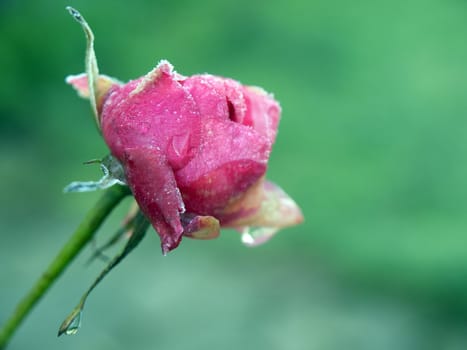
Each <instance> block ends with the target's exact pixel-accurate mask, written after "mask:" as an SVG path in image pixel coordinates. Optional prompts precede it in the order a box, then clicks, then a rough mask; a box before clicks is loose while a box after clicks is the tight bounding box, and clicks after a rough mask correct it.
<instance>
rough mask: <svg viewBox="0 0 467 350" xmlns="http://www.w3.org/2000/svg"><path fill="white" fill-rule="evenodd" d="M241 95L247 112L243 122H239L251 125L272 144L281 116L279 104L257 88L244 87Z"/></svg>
mask: <svg viewBox="0 0 467 350" xmlns="http://www.w3.org/2000/svg"><path fill="white" fill-rule="evenodd" d="M243 93H244V96H245V100H246V104H247V112H246V115H245V117H244V120H242V121H240V122H241V123H243V124H249V125H251V126H252V127H253V128H254V129H255V130H256V131H258V132H259V133H261V134H262V135H264V136H266V137H267V138H268V139H269V140H270V142H271V143H274V141H275V139H276V135H277V128H278V126H279V119H280V114H281V108H280V106H279V103H278V102H277V101H276V100H275V99H274V97H273V96H272V95H271V94H268V93H267V92H266V91H264V90H263V89H261V88H259V87H252V86H245V87H244V88H243Z"/></svg>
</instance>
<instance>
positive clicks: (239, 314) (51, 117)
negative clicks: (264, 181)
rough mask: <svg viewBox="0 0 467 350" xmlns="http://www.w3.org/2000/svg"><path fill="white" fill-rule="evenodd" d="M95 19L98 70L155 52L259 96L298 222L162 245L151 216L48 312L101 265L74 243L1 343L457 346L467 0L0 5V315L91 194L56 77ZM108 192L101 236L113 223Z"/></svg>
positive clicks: (146, 65) (125, 71) (84, 143)
mask: <svg viewBox="0 0 467 350" xmlns="http://www.w3.org/2000/svg"><path fill="white" fill-rule="evenodd" d="M66 5H72V6H74V7H76V8H78V9H79V10H80V11H81V12H82V13H83V15H85V17H86V18H87V20H88V22H89V23H90V24H91V26H92V27H93V30H94V32H95V35H96V51H97V56H98V59H99V64H100V69H101V72H103V73H105V74H108V75H111V76H115V77H118V78H119V79H121V80H128V79H132V78H136V77H138V76H141V75H143V74H144V73H146V72H147V71H149V70H150V69H151V68H152V67H153V66H154V65H155V64H156V63H157V62H158V60H159V59H161V58H166V59H168V60H169V61H170V62H172V63H173V64H174V65H175V68H176V69H177V70H178V71H179V72H180V73H182V74H186V75H190V74H194V73H201V72H209V73H212V74H217V75H223V76H229V77H232V78H235V79H238V80H240V81H242V82H243V83H245V84H253V85H259V86H263V87H265V88H266V89H267V90H269V91H271V92H274V94H275V96H276V98H277V99H278V100H279V101H280V102H281V104H282V107H283V119H282V122H281V127H280V133H279V137H278V140H277V143H276V145H275V148H274V152H273V154H272V157H271V162H270V169H269V178H270V179H272V180H273V181H275V182H277V183H279V184H280V185H281V186H282V187H283V188H284V189H285V190H286V191H287V192H288V193H289V194H290V195H291V196H292V197H293V198H294V199H296V201H297V202H298V203H299V204H300V205H301V207H302V209H303V211H304V214H305V217H306V222H305V223H304V224H303V225H301V226H299V227H296V228H292V229H287V230H284V231H282V232H281V233H280V234H279V235H278V236H276V237H275V238H274V239H273V240H272V241H271V242H269V243H268V244H266V245H264V246H261V247H259V248H256V249H248V248H246V247H243V246H242V245H241V243H240V240H239V236H238V234H236V233H235V232H231V231H226V232H224V233H223V234H222V235H221V237H220V238H219V239H217V240H214V241H206V242H203V241H192V240H188V239H185V240H184V241H183V243H182V245H181V246H180V247H179V248H178V249H177V250H176V251H174V252H173V253H171V254H170V255H169V256H167V257H162V256H161V254H160V249H159V242H158V238H157V236H156V234H155V233H154V232H153V231H151V232H150V234H149V235H148V236H147V237H146V239H145V240H144V241H143V243H142V244H141V246H140V247H138V249H137V250H135V251H134V252H133V253H132V254H131V255H130V256H129V257H128V259H127V260H125V261H124V262H123V263H122V265H121V266H119V267H118V268H117V269H116V270H115V271H113V272H112V273H111V274H110V275H109V276H108V278H107V279H106V280H105V281H104V282H103V283H102V284H101V285H100V286H99V287H98V288H97V289H96V290H95V292H94V293H93V294H92V295H91V297H90V299H89V301H88V303H87V305H86V309H85V311H84V315H83V326H82V329H81V330H80V332H79V333H78V335H76V336H74V337H62V338H58V339H57V338H56V331H57V329H58V326H59V324H60V322H61V321H62V319H63V318H64V317H65V316H66V315H67V314H68V312H69V311H70V310H71V309H72V307H73V306H74V305H75V303H76V302H77V301H78V299H79V297H80V296H81V294H82V292H83V291H84V290H85V289H86V288H87V286H88V285H89V284H90V283H91V281H92V280H93V279H94V277H95V276H96V274H97V273H98V271H100V269H101V268H102V267H103V263H102V262H95V263H94V264H93V265H91V266H90V267H86V266H85V262H86V260H87V259H88V258H89V256H90V255H91V253H92V250H91V249H90V248H87V249H86V250H85V251H84V252H83V253H82V254H81V255H80V256H79V258H78V259H77V260H76V261H75V262H74V264H73V265H72V266H71V267H70V268H69V270H67V272H66V273H65V275H64V276H63V277H62V278H61V279H60V280H59V281H58V283H57V284H55V285H54V287H53V288H52V289H51V291H50V292H49V293H48V294H47V296H46V298H44V299H43V300H42V301H41V303H40V304H39V305H38V307H37V308H36V309H35V310H34V312H33V313H32V314H31V315H30V317H28V318H27V320H26V322H25V323H24V324H23V325H22V327H21V328H20V329H19V331H18V332H17V334H16V336H15V337H14V338H13V340H12V342H11V347H10V349H12V350H13V349H32V348H39V349H63V348H66V349H112V350H118V349H129V348H132V349H170V350H175V349H271V350H273V349H291V350H294V349H322V350H323V349H324V350H326V349H424V350H425V349H465V348H467V215H466V213H467V98H466V97H467V40H466V38H467V20H466V19H467V2H466V1H461V0H437V1H435V0H429V1H417V0H409V1H404V0H393V1H385V2H381V1H371V0H361V1H358V0H357V1H343V0H341V1H339V0H333V1H325V0H315V1H305V0H287V1H285V0H284V1H251V0H249V1H247V0H239V1H230V2H227V1H226V2H222V1H214V0H212V1H203V0H199V1H191V2H190V1H168V0H166V1H142V0H141V1H138V0H134V1H131V2H129V1H121V0H112V1H110V0H102V1H90V0H88V1H85V0H83V1H71V0H69V1H66V2H65V1H62V0H59V1H33V0H26V1H13V0H1V1H0V77H1V82H0V205H1V213H0V230H1V231H0V232H1V235H0V323H3V321H4V320H5V319H6V318H7V316H8V315H9V314H10V313H11V312H12V310H13V308H14V305H15V303H16V302H17V301H18V300H19V299H20V297H21V296H22V295H23V294H24V293H25V292H26V291H27V290H28V288H29V287H30V286H31V285H32V283H33V281H35V279H36V278H37V277H38V276H39V275H40V274H41V272H42V271H43V269H44V268H45V267H46V266H47V264H48V263H49V261H50V260H51V259H52V257H53V256H54V255H55V253H56V252H57V251H58V249H59V248H60V247H61V246H62V245H63V244H64V242H66V240H67V239H68V237H69V236H70V234H71V233H72V231H73V230H74V228H76V226H77V225H78V224H79V222H80V220H81V219H82V218H83V216H84V215H85V213H86V211H87V210H88V209H89V208H90V207H91V206H92V205H93V203H94V202H95V201H96V199H97V198H98V197H99V194H98V193H92V194H74V195H63V194H62V192H61V190H62V188H63V187H64V186H65V185H66V184H67V183H68V182H70V181H73V180H89V179H97V178H98V177H99V176H100V172H99V170H98V168H97V167H95V166H83V165H82V162H83V161H86V160H89V159H92V158H96V157H101V156H103V155H105V154H106V152H107V151H106V147H105V145H104V143H103V142H102V140H101V139H100V137H99V135H98V133H97V132H96V129H95V127H94V125H93V120H92V116H91V112H90V109H89V105H88V103H87V102H86V101H84V100H80V99H79V98H78V97H77V96H76V94H75V93H74V92H73V91H72V89H71V88H69V87H68V86H66V85H65V83H64V77H65V76H66V75H68V74H74V73H79V72H81V71H82V70H83V55H84V47H85V44H84V36H83V33H82V30H81V28H80V27H79V26H78V24H76V23H75V22H74V21H73V20H72V19H71V18H70V16H69V15H68V14H67V12H66V11H65V6H66ZM125 209H126V208H125V205H123V206H122V207H121V208H120V209H119V210H118V211H117V213H115V214H114V215H113V216H112V218H111V219H110V220H109V221H108V222H107V224H106V225H105V227H103V229H102V230H101V231H100V234H99V236H98V242H103V241H104V240H105V239H106V238H108V237H109V236H110V235H111V234H112V233H113V232H114V230H115V227H117V225H118V223H119V220H120V218H121V217H122V215H123V213H124V212H125Z"/></svg>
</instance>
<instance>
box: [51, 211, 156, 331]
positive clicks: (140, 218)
mask: <svg viewBox="0 0 467 350" xmlns="http://www.w3.org/2000/svg"><path fill="white" fill-rule="evenodd" d="M148 227H149V221H148V220H147V219H146V217H145V216H144V214H143V213H142V212H141V211H138V213H137V214H136V217H135V219H134V222H133V234H132V235H131V237H130V239H129V240H128V242H127V244H126V245H125V247H124V248H123V250H122V251H121V252H120V253H119V254H118V255H116V256H115V257H114V258H113V259H112V261H110V263H109V264H108V265H107V266H106V268H105V269H104V270H102V272H101V273H100V274H99V276H97V278H96V280H95V281H94V283H93V284H92V285H91V286H90V287H89V288H88V290H87V291H86V292H85V293H84V294H83V296H82V297H81V300H80V301H79V303H78V305H77V306H76V307H75V308H74V309H73V311H72V312H71V313H70V315H68V317H67V318H66V319H65V321H63V322H62V324H61V326H60V328H59V331H58V336H61V335H62V334H67V335H71V334H76V333H77V332H78V328H79V324H80V321H81V312H82V311H83V308H84V304H85V303H86V299H87V298H88V296H89V294H90V293H91V292H92V290H93V289H94V288H95V287H96V286H97V285H98V284H99V282H100V281H102V279H103V278H104V277H105V276H106V275H107V274H108V273H109V272H110V271H111V270H112V269H113V268H114V267H115V266H117V265H118V264H119V263H120V262H121V261H122V260H123V259H124V258H125V257H126V256H127V255H128V254H129V253H130V252H131V251H132V250H133V249H134V248H135V247H136V246H137V245H138V244H139V243H140V242H141V240H142V239H143V237H144V236H145V234H146V231H147V229H148Z"/></svg>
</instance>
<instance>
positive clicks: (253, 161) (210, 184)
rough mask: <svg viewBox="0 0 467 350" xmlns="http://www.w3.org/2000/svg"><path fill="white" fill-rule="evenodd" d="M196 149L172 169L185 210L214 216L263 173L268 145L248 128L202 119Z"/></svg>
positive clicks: (265, 140) (264, 139)
mask: <svg viewBox="0 0 467 350" xmlns="http://www.w3.org/2000/svg"><path fill="white" fill-rule="evenodd" d="M200 142H201V145H200V149H201V150H200V151H199V152H198V153H196V155H195V156H194V157H193V158H192V159H191V160H190V161H189V162H188V163H187V165H186V166H185V167H184V168H182V169H180V170H179V171H177V172H176V178H177V183H178V184H179V187H180V189H181V191H182V193H183V197H184V201H185V204H186V206H187V210H188V211H189V212H194V213H198V214H202V215H213V216H215V217H217V215H218V214H220V213H221V212H222V211H223V209H224V207H225V206H226V205H228V203H229V202H230V201H231V200H232V199H233V198H236V197H238V196H241V195H242V194H243V193H244V192H245V191H246V190H247V189H248V188H250V187H251V186H252V185H253V184H254V183H256V181H257V180H258V179H259V178H261V177H262V176H263V175H264V173H265V172H266V164H267V159H268V157H269V151H270V147H271V145H270V144H269V142H268V140H267V139H266V138H264V137H262V136H261V135H259V134H258V133H257V132H255V131H254V130H252V129H251V128H247V127H245V126H243V125H240V124H237V123H232V122H228V123H226V122H225V121H222V120H220V119H218V118H212V119H206V120H205V121H204V123H203V129H202V132H201V140H200Z"/></svg>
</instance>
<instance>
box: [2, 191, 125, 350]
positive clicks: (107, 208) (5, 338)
mask: <svg viewBox="0 0 467 350" xmlns="http://www.w3.org/2000/svg"><path fill="white" fill-rule="evenodd" d="M129 193H130V192H129V189H128V188H127V187H123V186H120V185H115V186H112V187H111V188H109V189H108V190H107V191H106V192H105V193H104V195H103V196H102V197H101V198H100V199H99V201H98V202H97V203H96V205H95V206H94V208H92V210H91V211H90V212H89V213H88V214H87V215H86V217H85V218H84V220H83V221H82V222H81V224H80V225H79V226H78V228H77V229H76V231H75V233H74V234H73V235H72V236H71V237H70V239H69V240H68V242H67V243H66V244H65V245H64V246H63V248H62V250H61V251H60V252H59V253H58V255H57V256H56V257H55V259H54V260H53V261H52V263H51V264H50V265H49V267H48V268H47V269H46V270H45V271H44V273H43V274H42V276H41V277H40V278H39V279H38V280H37V281H36V283H35V284H34V286H33V287H32V288H31V289H30V291H29V293H28V294H26V295H25V296H24V298H23V299H22V300H21V301H20V303H19V304H18V305H17V306H16V309H15V310H14V312H13V314H12V315H11V316H10V318H9V319H8V320H7V321H6V322H5V324H4V325H3V327H2V328H1V329H0V349H5V348H6V345H7V344H8V342H9V340H10V338H11V337H12V335H13V334H14V332H15V331H16V329H17V328H18V327H19V325H20V324H21V322H22V321H23V320H24V318H25V317H26V316H27V315H28V314H29V313H30V312H31V310H32V308H33V307H34V305H35V304H36V303H37V302H38V301H39V300H40V298H41V297H42V296H43V295H44V294H45V292H46V291H47V290H48V289H49V288H50V287H51V286H52V284H53V282H55V280H56V279H57V278H58V277H59V276H60V274H61V273H62V272H63V271H64V270H65V268H66V267H67V266H68V265H69V264H70V263H71V261H72V260H73V259H74V258H75V256H76V255H77V254H78V253H79V252H80V251H81V249H83V247H84V246H85V245H86V243H88V242H89V241H90V240H91V238H92V237H93V236H94V234H95V232H96V231H97V229H98V228H99V226H100V225H101V224H102V222H103V221H104V220H105V218H106V217H107V216H108V215H109V214H110V212H111V211H112V209H114V208H115V207H116V206H117V204H118V203H119V202H120V201H121V200H122V199H123V198H124V197H125V196H126V195H128V194H129Z"/></svg>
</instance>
